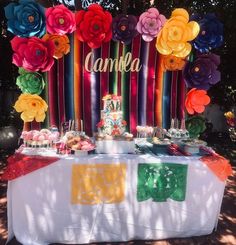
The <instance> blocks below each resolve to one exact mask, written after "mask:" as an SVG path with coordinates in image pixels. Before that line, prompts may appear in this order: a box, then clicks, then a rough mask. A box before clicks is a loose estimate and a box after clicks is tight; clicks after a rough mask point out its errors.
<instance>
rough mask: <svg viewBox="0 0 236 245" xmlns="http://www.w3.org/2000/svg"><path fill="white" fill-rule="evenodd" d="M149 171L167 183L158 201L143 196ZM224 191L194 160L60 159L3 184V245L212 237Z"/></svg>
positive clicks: (137, 157)
mask: <svg viewBox="0 0 236 245" xmlns="http://www.w3.org/2000/svg"><path fill="white" fill-rule="evenodd" d="M25 154H34V152H32V151H31V150H29V151H28V152H25ZM47 154H48V155H53V154H54V153H53V152H42V155H45V156H46V155H47ZM148 166H149V167H150V168H149V170H148V168H146V167H148ZM153 166H154V167H153ZM163 166H165V167H163ZM172 167H174V168H172ZM155 168H156V169H155ZM143 170H144V172H142V171H143ZM150 170H151V171H150ZM148 171H149V172H150V173H151V172H153V171H154V172H155V171H156V172H155V174H156V176H157V177H158V176H159V177H160V176H161V174H163V173H164V175H165V180H167V183H164V182H163V181H161V182H158V183H159V184H160V185H159V187H160V186H161V185H164V186H165V188H164V189H163V190H162V192H161V191H159V192H158V193H156V194H157V195H155V188H153V189H152V190H148V189H146V191H145V188H146V187H147V186H148V185H149V183H148V181H150V180H151V176H152V174H150V173H149V177H148V178H147V182H145V183H142V180H143V179H142V178H143V176H142V174H143V173H144V174H145V173H147V172H148ZM158 171H159V172H158ZM163 171H164V172H163ZM177 179H178V180H179V181H175V180H177ZM156 181H160V179H158V178H157V180H156ZM168 181H169V182H168ZM173 181H174V182H173ZM183 182H185V185H184V183H183ZM155 183H156V182H155V181H154V184H155ZM163 183H164V184H163ZM173 183H174V184H173ZM142 185H143V186H142ZM81 186H82V187H81ZM170 186H171V188H172V190H170V188H169V189H168V187H170ZM149 187H150V185H149ZM224 187H225V182H224V181H221V180H220V179H219V178H218V177H217V176H216V175H215V174H214V173H213V172H212V171H211V170H210V169H209V168H208V167H207V166H206V165H205V164H204V163H203V162H202V161H200V160H199V157H175V156H161V157H157V156H154V155H132V154H123V155H122V154H121V155H102V154H98V155H88V156H83V157H74V156H61V157H60V158H59V160H57V161H56V162H54V163H53V164H50V165H48V166H46V167H43V168H40V169H38V170H37V171H33V172H31V173H29V174H26V175H24V176H21V177H19V178H16V179H14V180H11V181H9V182H8V192H7V197H8V232H9V237H8V241H9V240H11V238H12V237H13V236H15V237H16V239H17V240H18V241H19V242H21V243H22V244H24V245H36V244H37V245H43V244H50V243H56V242H57V243H67V244H80V243H89V242H103V241H107V242H111V241H127V240H133V239H143V240H148V239H154V240H155V239H165V238H171V237H189V236H200V235H206V234H210V233H211V232H212V231H213V229H214V228H215V227H216V225H217V220H218V215H219V212H220V207H221V203H222V198H223V193H224ZM149 191H150V192H149ZM168 191H169V192H168ZM167 192H168V194H166V193H167ZM158 195H159V196H158Z"/></svg>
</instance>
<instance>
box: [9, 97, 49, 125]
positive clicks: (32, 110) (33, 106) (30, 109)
mask: <svg viewBox="0 0 236 245" xmlns="http://www.w3.org/2000/svg"><path fill="white" fill-rule="evenodd" d="M14 108H15V110H16V111H17V112H22V113H21V119H22V120H23V121H24V122H32V121H33V120H34V119H35V121H36V122H43V121H44V119H45V116H46V115H45V112H46V111H47V109H48V105H47V103H46V102H45V101H44V100H43V99H42V98H41V97H40V96H38V95H36V94H21V95H20V97H19V98H18V100H17V101H16V103H15V105H14Z"/></svg>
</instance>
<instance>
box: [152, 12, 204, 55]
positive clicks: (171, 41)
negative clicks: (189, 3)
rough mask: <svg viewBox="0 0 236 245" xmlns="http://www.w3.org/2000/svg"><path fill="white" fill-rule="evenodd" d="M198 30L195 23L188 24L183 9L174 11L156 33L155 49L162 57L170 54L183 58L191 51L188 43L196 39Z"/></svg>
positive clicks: (186, 13) (187, 17)
mask: <svg viewBox="0 0 236 245" xmlns="http://www.w3.org/2000/svg"><path fill="white" fill-rule="evenodd" d="M199 30H200V28H199V25H198V23H197V22H195V21H190V22H189V15H188V12H187V11H186V10H185V9H181V8H180V9H175V10H174V11H173V12H172V15H171V18H170V19H169V20H167V21H166V23H165V25H164V26H163V28H162V29H161V31H160V32H159V33H158V36H157V41H156V48H157V50H158V51H159V52H160V53H161V54H163V55H170V54H172V55H174V56H177V57H182V58H184V57H186V56H187V55H189V53H190V51H191V49H192V46H191V44H190V43H188V42H189V41H192V40H193V39H194V38H196V36H197V35H198V33H199Z"/></svg>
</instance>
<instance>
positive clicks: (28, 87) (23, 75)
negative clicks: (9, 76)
mask: <svg viewBox="0 0 236 245" xmlns="http://www.w3.org/2000/svg"><path fill="white" fill-rule="evenodd" d="M19 74H20V75H19V76H18V77H17V79H16V84H17V85H18V87H19V88H20V90H21V91H22V93H24V94H25V93H27V94H38V95H39V94H41V93H42V91H43V89H44V86H45V82H44V80H43V77H42V75H41V74H40V73H38V72H28V71H26V70H24V69H23V68H19Z"/></svg>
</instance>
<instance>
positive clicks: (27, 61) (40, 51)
mask: <svg viewBox="0 0 236 245" xmlns="http://www.w3.org/2000/svg"><path fill="white" fill-rule="evenodd" d="M11 46H12V49H13V51H14V54H13V64H15V65H17V66H19V67H23V68H24V69H26V70H28V71H42V72H45V71H49V70H50V69H51V67H52V65H53V63H54V59H53V55H54V43H53V42H52V41H50V40H49V41H44V40H41V39H39V38H37V37H31V38H21V37H14V38H13V39H12V40H11Z"/></svg>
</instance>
